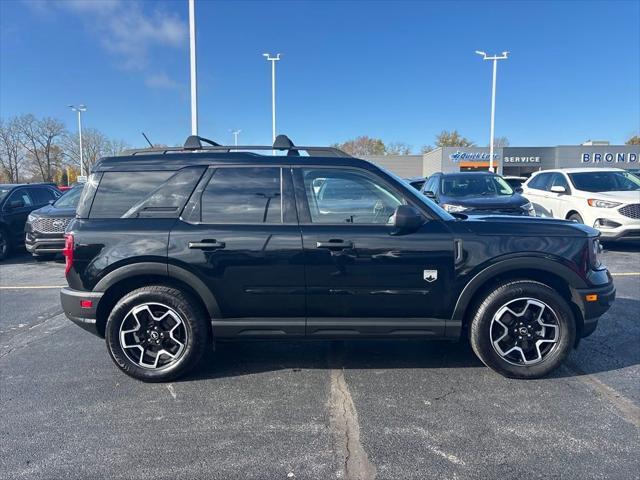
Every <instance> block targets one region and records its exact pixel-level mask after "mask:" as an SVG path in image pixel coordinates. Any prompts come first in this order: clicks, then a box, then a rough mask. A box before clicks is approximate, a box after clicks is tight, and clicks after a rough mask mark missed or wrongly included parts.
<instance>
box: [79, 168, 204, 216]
mask: <svg viewBox="0 0 640 480" xmlns="http://www.w3.org/2000/svg"><path fill="white" fill-rule="evenodd" d="M203 171H204V167H196V168H185V169H182V170H180V171H179V172H175V171H147V172H104V173H103V174H102V179H101V180H100V183H99V184H98V188H97V191H96V194H95V198H94V200H93V205H92V206H91V213H90V215H89V216H90V218H148V217H153V218H176V217H177V216H178V215H179V213H180V210H181V209H182V207H183V206H184V203H185V202H186V201H187V198H188V197H189V195H191V192H192V191H193V188H194V187H195V185H196V183H197V181H198V180H199V178H200V176H201V175H202V172H203ZM85 190H87V186H85ZM83 197H84V195H83ZM81 200H82V199H81Z"/></svg>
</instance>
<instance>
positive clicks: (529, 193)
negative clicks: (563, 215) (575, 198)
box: [524, 173, 553, 217]
mask: <svg viewBox="0 0 640 480" xmlns="http://www.w3.org/2000/svg"><path fill="white" fill-rule="evenodd" d="M552 176H553V173H538V174H537V175H536V176H535V177H533V178H532V179H531V180H530V181H529V182H528V183H527V185H526V190H525V192H524V196H525V197H526V198H527V200H529V201H530V202H531V204H532V205H533V208H534V210H535V211H536V215H537V216H538V217H552V216H553V214H552V212H551V210H552V199H551V198H550V195H549V193H551V192H549V191H548V189H549V188H550V187H549V184H550V183H551V177H552Z"/></svg>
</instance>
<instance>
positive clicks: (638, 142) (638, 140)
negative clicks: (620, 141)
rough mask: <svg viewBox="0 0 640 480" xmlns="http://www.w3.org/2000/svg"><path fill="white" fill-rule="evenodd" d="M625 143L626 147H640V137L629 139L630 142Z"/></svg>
mask: <svg viewBox="0 0 640 480" xmlns="http://www.w3.org/2000/svg"><path fill="white" fill-rule="evenodd" d="M624 143H625V144H626V145H640V135H634V136H633V137H631V138H629V140H627V141H626V142H624Z"/></svg>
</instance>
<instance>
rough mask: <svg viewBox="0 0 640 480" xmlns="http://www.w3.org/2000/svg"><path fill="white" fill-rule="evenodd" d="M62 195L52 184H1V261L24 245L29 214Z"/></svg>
mask: <svg viewBox="0 0 640 480" xmlns="http://www.w3.org/2000/svg"><path fill="white" fill-rule="evenodd" d="M61 195H62V193H61V192H60V190H58V189H57V188H56V187H54V186H52V185H50V184H44V183H43V184H39V183H30V184H11V185H7V184H4V185H2V184H0V260H4V259H5V258H6V257H7V256H8V255H9V254H10V253H11V251H12V250H13V249H15V248H20V247H22V245H24V226H25V223H26V222H27V217H28V216H29V214H30V213H31V212H32V211H33V210H36V209H38V208H40V207H42V206H44V205H47V204H48V203H49V202H51V201H54V200H56V199H58V198H59V197H60V196H61Z"/></svg>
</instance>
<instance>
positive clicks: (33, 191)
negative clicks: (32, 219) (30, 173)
mask: <svg viewBox="0 0 640 480" xmlns="http://www.w3.org/2000/svg"><path fill="white" fill-rule="evenodd" d="M29 194H30V195H31V198H32V199H33V202H34V203H35V204H36V205H45V204H46V203H49V202H50V201H51V200H55V199H56V198H58V196H56V195H54V193H53V190H52V189H49V188H45V187H31V188H29Z"/></svg>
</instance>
